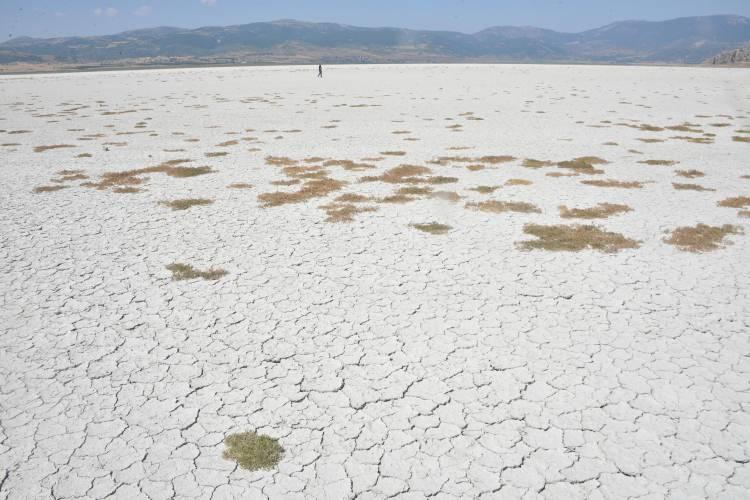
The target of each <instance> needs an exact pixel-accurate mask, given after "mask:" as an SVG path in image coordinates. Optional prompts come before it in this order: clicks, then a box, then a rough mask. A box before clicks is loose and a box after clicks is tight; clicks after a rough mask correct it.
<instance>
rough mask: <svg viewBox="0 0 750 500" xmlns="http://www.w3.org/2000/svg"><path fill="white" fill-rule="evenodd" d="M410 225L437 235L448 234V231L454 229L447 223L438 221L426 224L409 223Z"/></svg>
mask: <svg viewBox="0 0 750 500" xmlns="http://www.w3.org/2000/svg"><path fill="white" fill-rule="evenodd" d="M409 227H413V228H414V229H417V230H419V231H422V232H424V233H429V234H436V235H442V234H448V231H450V230H451V229H453V228H452V227H451V226H449V225H447V224H439V223H437V222H429V223H425V224H409Z"/></svg>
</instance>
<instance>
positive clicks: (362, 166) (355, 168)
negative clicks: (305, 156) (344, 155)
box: [323, 160, 376, 172]
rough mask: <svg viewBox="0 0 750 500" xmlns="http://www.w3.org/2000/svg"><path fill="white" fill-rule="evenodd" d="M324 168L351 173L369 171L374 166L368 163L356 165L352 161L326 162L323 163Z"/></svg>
mask: <svg viewBox="0 0 750 500" xmlns="http://www.w3.org/2000/svg"><path fill="white" fill-rule="evenodd" d="M323 166H324V167H342V168H343V169H344V170H349V171H352V172H360V171H362V170H370V169H373V168H376V167H375V165H370V164H369V163H356V162H353V161H352V160H328V161H326V162H325V163H323Z"/></svg>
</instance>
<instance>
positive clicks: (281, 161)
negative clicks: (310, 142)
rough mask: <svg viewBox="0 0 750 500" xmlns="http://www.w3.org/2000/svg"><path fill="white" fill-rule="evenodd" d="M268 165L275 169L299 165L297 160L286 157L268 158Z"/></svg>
mask: <svg viewBox="0 0 750 500" xmlns="http://www.w3.org/2000/svg"><path fill="white" fill-rule="evenodd" d="M266 163H267V164H268V165H273V166H275V167H290V166H293V165H296V164H297V160H292V159H291V158H287V157H286V156H266Z"/></svg>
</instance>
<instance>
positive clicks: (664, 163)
mask: <svg viewBox="0 0 750 500" xmlns="http://www.w3.org/2000/svg"><path fill="white" fill-rule="evenodd" d="M638 163H643V164H644V165H652V166H666V167H671V166H673V165H677V164H678V163H680V162H678V161H672V160H642V161H639V162H638Z"/></svg>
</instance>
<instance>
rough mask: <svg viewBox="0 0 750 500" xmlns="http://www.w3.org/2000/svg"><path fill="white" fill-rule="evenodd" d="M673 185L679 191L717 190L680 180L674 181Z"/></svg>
mask: <svg viewBox="0 0 750 500" xmlns="http://www.w3.org/2000/svg"><path fill="white" fill-rule="evenodd" d="M672 187H673V188H675V189H677V190H679V191H716V190H715V189H709V188H705V187H703V186H700V185H698V184H680V183H678V182H673V183H672Z"/></svg>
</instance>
